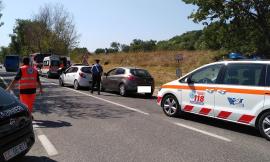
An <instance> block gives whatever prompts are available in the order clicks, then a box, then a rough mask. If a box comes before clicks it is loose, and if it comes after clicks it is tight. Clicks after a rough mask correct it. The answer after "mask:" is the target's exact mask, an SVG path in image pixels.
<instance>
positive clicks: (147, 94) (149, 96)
mask: <svg viewBox="0 0 270 162" xmlns="http://www.w3.org/2000/svg"><path fill="white" fill-rule="evenodd" d="M152 96H153V93H145V97H147V98H152Z"/></svg>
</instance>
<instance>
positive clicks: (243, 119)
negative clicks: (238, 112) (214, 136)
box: [238, 115, 255, 124]
mask: <svg viewBox="0 0 270 162" xmlns="http://www.w3.org/2000/svg"><path fill="white" fill-rule="evenodd" d="M254 118H255V116H252V115H242V116H241V118H240V119H239V120H238V122H241V123H247V124H249V123H250V122H251V121H252V120H253V119H254Z"/></svg>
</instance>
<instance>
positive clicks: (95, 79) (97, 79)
mask: <svg viewBox="0 0 270 162" xmlns="http://www.w3.org/2000/svg"><path fill="white" fill-rule="evenodd" d="M92 79H93V81H92V88H91V93H93V91H94V88H95V85H97V91H98V94H100V81H101V76H100V75H92Z"/></svg>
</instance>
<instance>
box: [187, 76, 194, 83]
mask: <svg viewBox="0 0 270 162" xmlns="http://www.w3.org/2000/svg"><path fill="white" fill-rule="evenodd" d="M186 82H187V83H188V84H192V83H194V82H193V81H192V79H191V77H187V79H186Z"/></svg>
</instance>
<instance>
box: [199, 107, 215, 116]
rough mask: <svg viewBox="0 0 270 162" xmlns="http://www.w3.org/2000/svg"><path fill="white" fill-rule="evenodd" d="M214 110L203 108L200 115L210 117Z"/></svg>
mask: <svg viewBox="0 0 270 162" xmlns="http://www.w3.org/2000/svg"><path fill="white" fill-rule="evenodd" d="M211 110H212V109H208V108H202V109H201V110H200V112H199V114H202V115H208V114H209V113H210V111H211Z"/></svg>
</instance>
